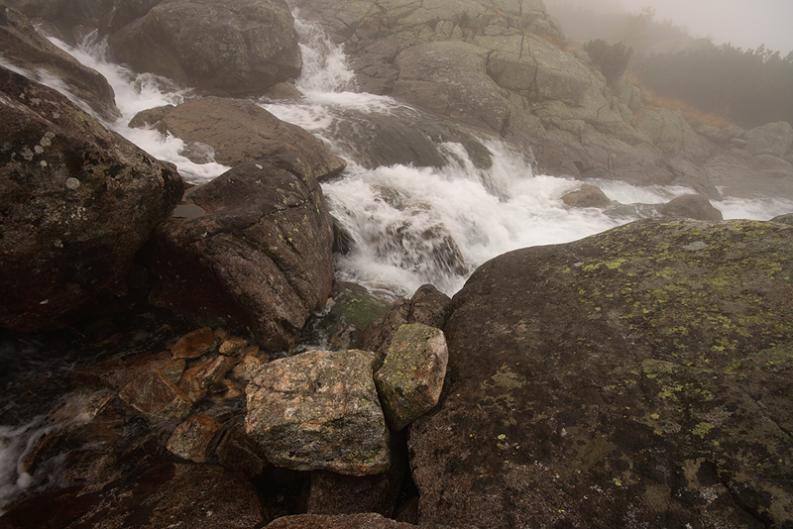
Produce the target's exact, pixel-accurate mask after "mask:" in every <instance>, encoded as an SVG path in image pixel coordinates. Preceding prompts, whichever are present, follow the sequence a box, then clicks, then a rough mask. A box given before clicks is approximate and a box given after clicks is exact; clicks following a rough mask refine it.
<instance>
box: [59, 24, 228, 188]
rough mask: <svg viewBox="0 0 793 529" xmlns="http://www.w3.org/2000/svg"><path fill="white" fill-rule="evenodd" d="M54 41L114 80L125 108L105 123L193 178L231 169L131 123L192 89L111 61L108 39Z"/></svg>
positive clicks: (201, 179)
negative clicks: (196, 157)
mask: <svg viewBox="0 0 793 529" xmlns="http://www.w3.org/2000/svg"><path fill="white" fill-rule="evenodd" d="M50 41H51V42H52V43H53V44H55V45H56V46H58V47H60V48H61V49H63V50H64V51H66V52H67V53H69V54H71V55H72V56H73V57H74V58H75V59H77V60H78V61H80V62H81V63H82V64H84V65H85V66H87V67H89V68H93V69H94V70H96V71H98V72H99V73H101V74H102V75H103V76H104V77H105V79H107V81H108V83H110V86H111V87H112V88H113V91H114V92H115V94H116V106H118V109H119V111H120V112H121V117H120V118H119V119H118V120H116V121H115V122H113V123H105V125H106V126H107V127H108V128H110V129H112V130H114V131H116V132H118V133H119V134H121V135H122V136H124V137H125V138H127V139H128V140H129V141H131V142H132V143H134V144H135V145H137V146H138V147H140V148H141V149H143V150H144V151H146V152H148V153H149V154H151V155H152V156H154V157H155V158H158V159H160V160H163V161H166V162H171V163H173V164H174V165H176V167H177V168H178V169H179V172H180V174H181V175H182V176H183V177H185V178H186V179H187V180H189V181H191V182H195V183H200V182H205V181H208V180H211V179H213V178H215V177H216V176H218V175H220V174H222V173H224V172H226V171H228V170H229V168H228V167H226V166H224V165H222V164H219V163H215V162H209V163H203V164H201V163H195V162H193V161H191V160H190V159H188V158H187V157H185V156H183V155H182V152H183V151H184V148H185V143H184V142H183V141H182V140H180V139H179V138H176V137H174V136H172V135H170V134H161V133H160V132H158V131H156V130H148V129H139V128H132V127H130V126H129V122H130V120H132V118H133V117H135V115H136V114H137V113H138V112H141V111H142V110H147V109H150V108H155V107H160V106H164V105H177V104H179V103H181V102H182V101H183V100H184V98H185V96H187V95H189V91H188V90H184V89H180V88H179V87H177V86H176V85H175V84H174V83H173V82H171V81H169V80H168V79H165V78H163V77H159V76H156V75H152V74H135V73H133V72H132V71H130V70H129V69H127V68H125V67H123V66H120V65H118V64H114V63H112V62H110V61H109V60H108V59H107V44H106V42H105V41H103V40H101V39H98V38H97V37H96V36H95V35H89V36H87V37H86V38H85V40H84V41H83V42H82V43H81V44H80V46H79V47H77V48H74V47H72V46H69V45H68V44H67V43H65V42H63V41H61V40H58V39H56V38H54V37H51V38H50ZM47 84H49V83H47ZM66 90H67V91H68V89H66Z"/></svg>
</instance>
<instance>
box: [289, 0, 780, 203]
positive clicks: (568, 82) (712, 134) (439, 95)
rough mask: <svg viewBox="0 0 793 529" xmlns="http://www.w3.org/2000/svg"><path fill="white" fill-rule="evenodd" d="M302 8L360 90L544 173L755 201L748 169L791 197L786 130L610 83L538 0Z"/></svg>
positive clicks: (308, 3)
mask: <svg viewBox="0 0 793 529" xmlns="http://www.w3.org/2000/svg"><path fill="white" fill-rule="evenodd" d="M296 5H297V6H298V7H299V8H300V9H301V13H302V16H304V17H306V18H308V19H311V20H315V21H317V22H318V23H320V24H321V25H322V26H323V27H324V28H325V29H326V30H328V31H329V32H330V33H331V35H332V36H333V37H334V39H335V40H336V41H338V42H342V43H344V45H345V50H346V52H347V53H348V54H349V55H350V57H351V59H352V64H353V67H354V68H355V70H356V73H357V74H358V79H359V82H360V84H361V87H362V88H363V89H364V90H367V91H370V92H373V93H378V94H387V95H392V96H395V97H397V98H398V99H400V100H403V101H406V102H408V103H410V104H411V105H414V106H416V107H417V108H420V109H423V110H425V111H428V112H431V113H433V114H434V115H437V116H439V117H440V119H442V120H443V119H446V120H450V121H452V122H458V123H461V124H464V125H465V126H467V127H472V128H474V129H479V130H482V131H486V132H487V133H488V134H490V135H494V136H495V137H498V138H501V139H504V140H506V141H507V142H508V143H510V144H512V145H513V146H514V147H515V148H516V149H517V150H519V151H521V152H525V153H526V154H527V155H528V158H529V159H534V160H536V163H537V166H538V169H539V171H540V172H542V173H546V174H556V175H568V176H572V177H576V178H617V179H621V180H626V181H630V182H634V183H638V184H649V183H654V184H658V183H663V184H682V185H686V186H690V187H693V188H694V189H695V190H696V191H697V192H699V193H705V194H707V195H708V196H713V197H718V196H719V193H718V191H717V186H725V185H729V188H730V191H731V192H732V193H733V194H739V195H741V196H751V195H752V194H753V193H754V192H756V190H757V188H756V187H755V189H754V190H753V189H751V186H746V185H741V178H740V176H739V175H741V174H742V175H744V179H745V176H746V175H748V174H751V175H753V176H754V178H753V179H752V180H753V181H754V182H755V183H757V182H760V183H761V185H762V187H763V188H767V189H769V190H773V191H774V192H775V193H777V194H778V193H783V194H784V195H786V196H793V187H791V186H793V184H791V181H793V167H788V166H787V165H782V164H781V163H780V162H784V161H785V160H784V159H783V158H785V156H788V155H789V150H790V145H789V140H790V139H791V136H790V133H789V130H787V129H784V127H783V126H781V125H780V124H771V125H768V126H765V127H760V128H758V129H756V130H753V131H748V132H746V133H745V132H744V131H743V130H741V129H740V128H739V127H736V126H734V125H725V126H723V127H714V126H711V125H708V124H706V123H699V122H698V121H697V120H689V119H688V118H686V117H685V116H684V115H683V114H682V113H681V112H679V111H676V110H670V109H668V108H660V107H657V106H655V103H654V102H653V100H652V99H651V98H648V97H644V96H643V95H642V92H641V90H640V89H639V88H637V87H635V86H633V85H632V84H631V83H630V82H629V81H624V80H619V82H617V83H611V84H609V83H608V82H607V81H606V79H605V78H604V77H603V76H602V75H601V73H600V72H599V71H598V70H597V68H596V67H595V66H594V65H593V64H592V63H591V61H590V60H589V59H588V58H587V57H585V56H584V55H582V54H581V53H578V52H576V51H575V50H571V49H570V47H569V46H568V43H567V42H566V40H565V37H564V36H563V35H562V34H561V32H560V31H559V29H558V27H557V26H556V24H555V22H554V21H553V20H552V19H551V17H549V16H548V13H547V12H546V10H545V6H544V5H543V4H542V3H541V2H535V1H521V2H507V1H501V0H499V1H494V2H480V1H476V0H470V1H469V0H466V1H462V2H449V1H447V0H423V1H420V2H413V1H407V0H388V1H386V2H380V3H378V8H376V9H373V8H372V7H373V4H372V2H370V1H367V0H359V1H352V2H345V3H344V4H343V5H339V4H338V3H337V2H333V1H332V0H299V1H298V2H297V4H296ZM744 136H745V138H744ZM735 139H737V140H740V141H741V142H742V144H741V145H740V146H735V145H733V144H732V143H731V142H732V140H735ZM416 154H417V157H418V158H422V157H424V154H425V152H424V151H418V152H417V153H416ZM430 154H431V153H430ZM725 156H726V157H730V161H729V162H725V160H724V157H725ZM760 156H771V157H772V158H773V160H765V161H763V160H761V159H760V158H759V157H760ZM426 159H427V160H428V161H431V156H429V157H426ZM772 162H773V163H772ZM780 175H784V177H783V178H782V179H781V180H780Z"/></svg>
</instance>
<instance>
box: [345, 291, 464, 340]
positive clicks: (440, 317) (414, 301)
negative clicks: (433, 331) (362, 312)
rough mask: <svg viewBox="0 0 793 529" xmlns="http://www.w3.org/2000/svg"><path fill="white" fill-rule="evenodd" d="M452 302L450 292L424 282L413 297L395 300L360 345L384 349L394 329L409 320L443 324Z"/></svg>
mask: <svg viewBox="0 0 793 529" xmlns="http://www.w3.org/2000/svg"><path fill="white" fill-rule="evenodd" d="M451 302H452V300H451V298H449V296H447V295H446V294H444V293H443V292H441V291H439V290H438V289H437V288H435V287H434V286H432V285H424V286H422V287H421V288H419V289H418V290H417V291H416V292H415V294H413V297H412V298H410V299H403V300H398V301H396V302H395V303H394V304H393V305H392V306H391V308H390V309H389V310H388V312H386V313H385V314H384V315H383V316H382V317H380V318H378V319H377V320H375V321H373V322H372V323H371V324H370V325H369V326H368V327H367V328H366V331H365V332H364V333H363V334H362V335H361V341H360V348H361V349H365V350H367V351H376V352H378V353H385V352H386V350H387V348H388V345H389V344H390V343H391V338H392V336H393V335H394V333H395V332H396V331H397V330H398V329H399V328H400V327H401V326H402V325H404V324H408V323H420V324H423V325H427V326H429V327H435V328H439V329H441V328H443V326H444V324H445V323H446V318H447V317H448V315H449V310H450V308H451Z"/></svg>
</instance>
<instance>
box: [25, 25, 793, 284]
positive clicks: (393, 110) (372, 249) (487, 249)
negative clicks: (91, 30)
mask: <svg viewBox="0 0 793 529" xmlns="http://www.w3.org/2000/svg"><path fill="white" fill-rule="evenodd" d="M295 14H296V29H297V32H298V34H299V36H300V40H301V51H302V54H303V63H304V67H303V73H302V75H301V77H300V78H299V79H298V80H297V82H296V86H297V88H298V89H299V91H300V92H301V93H302V98H300V99H299V100H297V101H275V102H274V101H265V102H262V106H264V107H265V108H267V109H268V110H270V111H271V112H272V113H274V114H275V115H276V116H278V117H279V118H281V119H283V120H285V121H288V122H291V123H294V124H296V125H299V126H301V127H303V128H305V129H307V130H309V131H312V132H313V133H315V134H316V135H318V136H319V137H321V138H322V139H324V140H325V141H326V142H327V143H328V144H329V146H330V147H331V148H332V149H333V150H334V151H335V152H336V153H337V154H339V155H341V156H343V157H344V158H345V159H347V161H348V163H349V169H348V171H347V172H346V174H345V175H344V176H343V178H341V179H339V180H336V181H333V182H330V183H326V184H324V185H323V189H324V191H325V193H326V195H327V196H328V199H329V201H330V203H331V206H332V210H333V213H334V215H335V217H336V218H337V219H338V221H339V224H340V225H341V226H343V227H344V228H345V229H346V230H347V232H348V233H349V235H350V237H351V238H352V239H353V241H354V245H353V248H352V251H351V252H350V253H349V254H348V255H346V256H342V257H339V260H338V267H337V270H338V275H339V277H340V278H341V279H345V280H352V281H356V282H358V283H361V284H363V285H365V286H368V287H369V288H372V289H374V290H378V291H382V292H386V293H390V294H399V295H403V294H409V293H410V292H412V291H413V290H414V289H415V288H417V287H418V286H420V285H421V284H423V283H433V284H435V285H437V286H439V287H440V288H442V289H443V290H445V291H446V292H448V293H454V292H455V291H456V290H457V289H459V288H460V286H461V285H462V284H463V282H464V281H465V279H466V277H467V276H468V275H469V274H470V272H471V271H473V269H474V268H476V267H477V266H478V265H480V264H482V263H483V262H484V261H486V260H488V259H490V258H492V257H494V256H496V255H499V254H501V253H504V252H507V251H510V250H513V249H516V248H520V247H525V246H532V245H539V244H553V243H562V242H568V241H572V240H576V239H579V238H582V237H585V236H587V235H592V234H595V233H598V232H601V231H603V230H607V229H609V228H613V227H616V226H618V225H620V224H624V223H626V222H630V221H631V220H635V219H636V218H638V217H637V215H634V216H630V214H628V216H622V217H619V218H613V217H611V216H608V215H607V214H605V213H604V212H603V211H600V210H595V209H591V210H588V209H568V208H565V207H564V206H563V204H562V202H561V197H562V195H563V194H564V193H566V192H567V191H570V190H572V189H573V188H575V187H576V186H577V185H578V184H577V182H575V181H574V180H570V179H565V178H557V177H553V176H547V175H535V174H534V173H533V171H532V168H531V166H530V165H529V164H528V163H527V162H526V161H525V160H524V158H523V157H522V156H519V155H517V154H516V153H513V152H511V151H510V150H509V148H507V147H506V146H504V145H502V144H501V143H500V142H498V141H495V140H493V139H486V138H483V139H482V140H481V143H482V145H484V146H485V147H486V148H487V149H488V150H489V151H490V153H491V155H492V166H491V167H490V168H489V169H480V168H477V166H476V165H475V164H474V163H473V161H472V160H471V157H470V156H469V154H468V152H467V151H466V150H465V149H464V148H463V147H462V145H460V144H456V143H445V144H443V145H440V146H438V147H439V150H440V152H441V153H442V155H443V156H444V158H445V159H446V160H447V163H446V165H445V166H444V167H442V168H419V167H414V166H412V165H404V164H400V165H392V166H380V167H376V168H374V169H367V168H365V166H367V165H369V164H367V163H365V162H364V161H363V159H362V155H365V154H366V153H362V152H361V149H362V148H364V149H365V148H366V147H365V146H364V147H361V145H359V144H360V143H361V142H360V141H357V138H356V136H355V134H352V133H351V132H356V133H357V134H360V130H358V127H359V126H360V124H361V123H362V122H364V123H365V122H366V121H367V120H371V119H374V118H377V119H380V120H381V121H382V119H386V120H388V119H390V118H394V119H397V118H398V119H399V120H401V122H402V123H410V122H411V120H412V119H415V120H416V121H415V122H416V123H418V122H419V120H422V119H424V120H426V119H427V117H426V116H424V115H423V114H422V113H421V112H420V111H419V110H416V109H412V108H410V107H409V106H407V105H405V104H403V103H401V102H399V101H397V100H395V99H393V98H390V97H385V96H380V95H374V94H369V93H365V92H361V91H359V90H357V83H356V78H355V74H354V72H353V69H352V68H351V66H350V64H349V61H348V58H347V56H346V55H345V53H344V50H343V48H342V46H339V45H337V44H335V43H334V42H333V41H332V40H331V39H330V38H329V37H328V35H327V34H326V33H325V32H324V31H323V30H322V29H321V28H320V27H319V26H318V25H316V24H314V23H311V22H308V21H306V20H304V19H303V18H301V16H300V13H299V12H295ZM51 40H52V41H53V42H54V43H55V44H56V45H58V46H60V47H61V48H63V49H64V50H66V51H67V52H69V53H71V54H72V55H73V56H74V57H76V58H77V59H78V60H79V61H80V62H82V63H83V64H85V65H87V66H89V67H91V68H93V69H95V70H97V71H99V72H100V73H102V74H103V75H104V76H105V77H106V78H107V79H108V81H109V83H110V84H111V86H112V87H113V89H114V90H115V93H116V101H117V104H118V107H119V109H120V111H121V114H122V117H121V118H120V119H119V120H118V121H117V122H115V123H110V124H108V126H109V127H111V128H113V129H114V130H116V131H118V132H119V133H120V134H122V135H123V136H125V137H127V138H128V139H130V140H131V141H133V142H134V143H136V144H137V145H139V146H140V147H141V148H143V149H144V150H146V151H148V152H149V153H151V154H152V155H154V156H156V157H158V158H161V159H163V160H166V161H170V162H173V163H175V164H176V165H177V167H178V168H179V170H180V172H181V173H182V174H183V175H184V176H186V177H187V178H188V179H189V180H193V181H196V182H200V181H205V180H208V179H211V178H213V177H215V176H217V175H219V174H221V173H222V172H224V171H225V170H227V169H228V168H226V167H224V166H222V165H220V164H216V163H209V164H196V163H193V162H191V161H190V160H188V159H187V158H185V157H184V156H182V154H181V152H182V150H183V149H184V143H183V142H182V141H181V140H179V139H178V138H174V137H172V136H163V135H162V134H160V133H159V132H156V131H152V130H142V129H132V128H130V127H129V126H128V123H129V120H130V119H131V118H132V117H133V116H134V115H135V114H137V113H138V112H139V111H141V110H144V109H147V108H152V107H156V106H161V105H166V104H178V103H179V102H181V101H182V100H183V99H184V98H185V97H189V96H190V93H189V91H187V90H183V89H179V88H178V87H175V86H174V85H173V83H170V82H169V81H168V80H166V79H163V78H160V77H157V76H153V75H146V74H144V75H137V74H134V73H132V72H131V71H129V70H128V69H126V68H124V67H122V66H119V65H116V64H113V63H111V62H109V61H108V60H107V58H106V50H105V45H104V43H103V42H101V41H98V40H97V39H95V38H94V39H90V38H89V39H87V40H86V41H85V42H84V43H83V44H82V45H81V46H79V47H78V48H73V47H70V46H68V45H67V44H65V43H63V42H61V41H58V40H57V39H51ZM38 75H39V76H41V73H39V74H38ZM41 80H42V81H43V82H46V83H48V84H51V85H55V86H56V88H58V89H60V90H62V91H63V90H65V89H66V88H65V86H63V85H62V83H61V84H60V85H59V84H58V82H57V81H58V80H55V79H41ZM356 120H357V121H356ZM595 183H597V184H598V185H599V186H600V187H601V188H602V189H603V190H604V191H605V193H606V194H607V195H608V196H609V198H611V199H613V200H615V201H617V202H620V203H623V204H631V203H648V204H653V203H662V202H666V201H668V200H670V199H671V198H674V197H675V196H678V195H681V194H684V193H687V192H691V190H690V189H687V188H683V187H662V186H651V187H637V186H633V185H630V184H627V183H624V182H615V181H597V182H595ZM714 204H715V205H716V207H718V208H719V209H720V210H722V212H723V213H724V214H725V217H726V218H752V219H769V218H771V217H773V216H775V215H777V214H782V213H786V212H789V211H793V203H790V202H788V201H784V200H774V199H755V200H743V199H729V198H728V199H725V200H723V201H720V202H716V203H714Z"/></svg>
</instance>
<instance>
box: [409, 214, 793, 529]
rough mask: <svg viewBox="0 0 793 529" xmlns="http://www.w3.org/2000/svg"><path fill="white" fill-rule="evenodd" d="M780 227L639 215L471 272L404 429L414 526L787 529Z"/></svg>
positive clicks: (789, 259) (790, 250) (790, 368)
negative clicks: (437, 393)
mask: <svg viewBox="0 0 793 529" xmlns="http://www.w3.org/2000/svg"><path fill="white" fill-rule="evenodd" d="M791 235H793V228H792V227H790V226H787V225H785V224H781V223H773V222H749V221H728V222H722V223H714V224H708V223H703V222H691V221H669V220H651V221H641V222H638V223H634V224H631V225H628V226H626V227H622V228H619V229H616V230H613V231H610V232H607V233H605V234H602V235H598V236H596V237H592V238H589V239H585V240H583V241H579V242H576V243H572V244H569V245H560V246H550V247H541V248H531V249H526V250H519V251H516V252H512V253H509V254H506V255H504V256H501V257H499V258H496V259H495V260H493V261H491V262H489V263H487V264H485V265H484V266H482V267H481V268H480V269H479V270H478V271H477V272H476V273H475V274H474V275H473V276H472V278H471V279H470V280H469V282H468V284H467V285H466V287H465V288H464V289H463V290H462V291H461V292H460V293H459V294H458V295H457V296H456V297H455V299H454V302H453V308H452V314H451V316H450V318H449V321H448V323H447V325H446V327H445V329H444V330H445V333H446V337H447V340H448V343H449V355H450V363H449V377H448V381H447V385H448V388H447V391H446V393H445V394H446V397H445V399H444V400H443V402H442V403H441V406H440V408H439V410H438V411H436V412H435V413H433V414H432V415H430V416H427V417H425V418H423V419H421V420H419V421H417V422H416V423H414V424H413V425H412V426H411V433H410V441H409V445H410V448H411V454H412V458H411V465H412V468H413V475H414V478H415V481H416V484H417V486H418V488H419V492H420V497H421V505H420V522H421V523H447V524H452V525H454V524H464V523H468V524H472V525H476V526H478V527H480V528H488V529H490V528H493V529H496V528H498V529H507V528H510V529H511V528H514V527H525V526H528V527H568V528H591V527H604V528H605V527H625V528H630V529H635V528H639V527H661V526H664V527H672V526H674V527H685V526H686V525H690V526H692V527H701V528H708V529H716V528H719V529H725V528H735V529H737V528H746V527H752V528H755V527H756V528H762V527H790V523H791V520H793V486H791V483H790V480H789V477H790V475H792V474H793V458H791V453H790V442H791V437H790V432H791V431H793V414H791V407H790V399H789V395H790V394H791V390H793V385H792V384H791V380H793V378H792V377H791V375H793V301H792V300H793V283H791V278H793V246H791V244H790V240H791ZM727 256H728V257H727ZM472 491H474V492H473V493H472Z"/></svg>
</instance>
